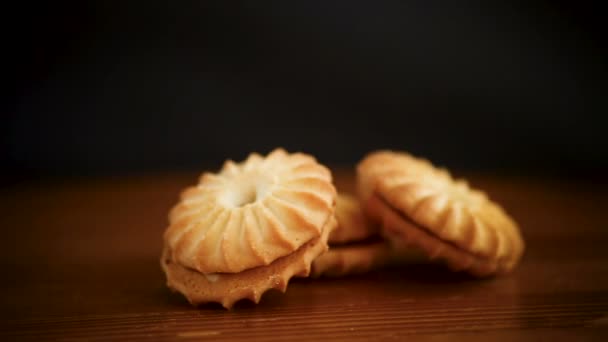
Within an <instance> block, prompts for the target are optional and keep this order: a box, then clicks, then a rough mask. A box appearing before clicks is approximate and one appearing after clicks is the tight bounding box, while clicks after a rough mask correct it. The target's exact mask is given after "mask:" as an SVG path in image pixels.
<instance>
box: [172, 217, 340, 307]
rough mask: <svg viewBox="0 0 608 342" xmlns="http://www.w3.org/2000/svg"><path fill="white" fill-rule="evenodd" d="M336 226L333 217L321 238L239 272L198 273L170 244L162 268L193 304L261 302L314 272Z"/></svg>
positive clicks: (174, 287) (176, 288)
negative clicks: (296, 278) (178, 257)
mask: <svg viewBox="0 0 608 342" xmlns="http://www.w3.org/2000/svg"><path fill="white" fill-rule="evenodd" d="M335 225H336V221H335V219H333V218H331V220H330V222H328V227H325V228H324V229H323V234H322V235H321V236H320V237H318V238H315V239H313V240H311V241H308V242H307V243H305V244H304V245H303V246H302V247H300V248H299V249H298V250H296V251H295V252H293V253H291V254H289V255H287V256H284V257H282V258H279V259H277V260H275V261H273V262H272V263H271V264H270V265H267V266H260V267H255V268H252V269H249V270H245V271H242V272H239V273H215V274H203V273H200V272H197V271H195V270H192V269H190V268H187V267H184V266H182V265H180V264H179V263H176V262H174V261H173V260H172V259H171V252H170V250H169V249H168V248H167V247H165V249H164V251H163V256H162V257H161V267H162V269H163V271H164V272H165V274H166V276H167V286H168V287H169V288H171V289H172V290H174V291H178V292H180V293H182V294H183V295H184V296H185V297H186V298H187V299H188V301H189V302H190V303H191V304H193V305H198V304H202V303H208V302H218V303H221V304H222V306H224V307H225V308H227V309H230V308H231V307H232V306H233V305H234V303H236V302H237V301H239V300H241V299H249V300H251V301H253V302H255V303H258V302H259V301H260V298H261V297H262V295H263V294H264V293H265V292H266V291H268V290H270V289H276V290H279V291H281V292H285V290H286V289H287V284H288V283H289V280H290V279H291V277H293V276H299V277H306V276H308V275H309V274H310V270H311V263H312V261H313V259H315V258H316V257H317V256H319V255H320V254H322V253H323V252H325V251H327V238H328V236H329V234H330V232H331V231H332V229H333V228H334V227H335Z"/></svg>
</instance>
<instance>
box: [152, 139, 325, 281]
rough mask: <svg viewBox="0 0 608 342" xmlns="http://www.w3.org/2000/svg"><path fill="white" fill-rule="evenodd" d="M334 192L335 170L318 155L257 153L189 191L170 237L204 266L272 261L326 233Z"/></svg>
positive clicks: (174, 214) (185, 259) (178, 255)
mask: <svg viewBox="0 0 608 342" xmlns="http://www.w3.org/2000/svg"><path fill="white" fill-rule="evenodd" d="M335 197H336V190H335V188H334V186H333V185H332V178H331V173H330V172H329V170H328V169H327V168H325V167H324V166H322V165H321V164H319V163H317V162H316V160H315V159H314V158H313V157H311V156H308V155H305V154H302V153H295V154H288V153H287V152H285V151H284V150H283V149H276V150H274V151H273V152H272V153H270V154H269V155H268V156H267V157H266V158H262V157H261V156H260V155H258V154H255V153H254V154H251V155H250V156H249V158H247V160H246V161H245V162H243V163H240V164H237V163H234V162H232V161H227V162H226V163H225V164H224V166H223V167H222V169H221V170H220V172H219V173H217V174H213V173H209V172H207V173H204V174H203V175H202V176H201V177H200V180H199V183H198V184H197V185H195V186H192V187H189V188H187V189H186V190H185V191H183V192H182V194H181V199H180V201H179V203H178V204H177V205H176V206H175V207H174V208H173V209H172V210H171V212H170V214H169V227H168V228H167V230H166V231H165V234H164V242H165V244H166V245H167V246H168V247H169V250H170V251H171V253H172V255H171V259H172V260H174V261H175V262H177V263H179V264H180V265H182V266H185V267H188V268H191V269H194V270H196V271H198V272H201V273H218V272H220V273H236V272H241V271H243V270H246V269H250V268H254V267H258V266H264V265H269V264H270V263H272V262H273V261H274V260H276V259H278V258H280V257H283V256H286V255H288V254H290V253H292V252H294V251H296V250H297V249H299V248H300V247H301V246H302V245H304V244H305V243H307V242H308V241H310V240H312V239H315V238H317V237H319V236H320V235H321V233H322V227H323V226H324V225H325V223H326V222H327V221H328V219H329V217H330V216H332V215H333V213H334V205H335Z"/></svg>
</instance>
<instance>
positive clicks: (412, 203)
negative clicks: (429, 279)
mask: <svg viewBox="0 0 608 342" xmlns="http://www.w3.org/2000/svg"><path fill="white" fill-rule="evenodd" d="M357 172H358V174H357V177H358V189H359V191H360V194H361V197H362V199H363V201H364V203H365V205H364V210H365V211H366V213H368V214H369V216H370V217H371V218H372V219H373V220H375V221H377V222H381V223H382V226H383V230H384V232H385V234H386V235H388V236H389V237H390V238H393V239H395V238H401V239H405V240H407V242H408V243H409V244H411V245H414V246H416V247H418V248H420V249H422V250H423V251H425V252H426V253H428V255H429V256H430V257H433V258H439V259H442V260H445V261H446V262H447V263H448V265H450V266H451V267H452V268H454V269H458V270H466V271H468V272H470V273H472V274H474V275H477V276H486V275H491V274H498V273H506V272H508V271H510V270H512V269H513V268H514V267H515V266H516V265H517V263H518V261H519V259H520V258H521V255H522V254H523V250H524V242H523V239H522V237H521V235H520V232H519V228H518V226H517V224H516V223H515V222H514V221H513V219H512V218H511V217H509V215H508V214H507V213H506V212H505V211H504V210H503V209H502V208H501V207H500V206H499V205H498V204H496V203H494V202H493V201H491V200H490V199H489V198H488V197H487V195H486V194H485V193H483V192H481V191H479V190H475V189H472V188H470V187H469V185H468V184H467V183H466V181H464V180H455V179H453V178H452V176H451V175H450V173H449V172H448V171H447V170H445V169H439V168H435V167H434V166H433V165H432V164H431V163H430V162H428V161H426V160H423V159H418V158H415V157H413V156H411V155H409V154H405V153H400V152H390V151H381V152H376V153H372V154H370V155H369V156H367V157H366V158H365V159H364V160H363V161H362V162H361V163H360V164H359V165H358V168H357Z"/></svg>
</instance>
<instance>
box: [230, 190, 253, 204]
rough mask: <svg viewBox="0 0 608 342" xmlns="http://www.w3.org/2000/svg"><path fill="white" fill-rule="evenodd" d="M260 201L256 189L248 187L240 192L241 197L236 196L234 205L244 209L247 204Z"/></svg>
mask: <svg viewBox="0 0 608 342" xmlns="http://www.w3.org/2000/svg"><path fill="white" fill-rule="evenodd" d="M257 199H258V192H257V190H256V188H255V187H248V188H247V189H242V190H241V191H240V196H236V197H235V199H234V201H233V203H232V205H234V206H235V207H244V206H246V205H247V204H250V203H254V202H255V201H256V200H257Z"/></svg>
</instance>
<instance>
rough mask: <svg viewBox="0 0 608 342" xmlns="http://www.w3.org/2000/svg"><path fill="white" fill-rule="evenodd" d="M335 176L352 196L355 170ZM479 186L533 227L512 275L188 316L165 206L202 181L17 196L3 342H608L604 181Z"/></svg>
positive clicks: (293, 295) (91, 183)
mask: <svg viewBox="0 0 608 342" xmlns="http://www.w3.org/2000/svg"><path fill="white" fill-rule="evenodd" d="M335 178H336V182H337V186H338V188H339V189H340V190H342V191H350V190H352V188H353V175H352V173H350V172H348V171H340V170H338V171H337V172H336V173H335ZM469 178H470V180H471V182H472V183H473V185H476V186H479V187H481V188H483V189H485V190H486V191H487V192H488V193H489V194H490V196H491V197H492V198H495V199H496V200H498V201H500V202H501V203H502V204H503V205H504V206H505V207H506V208H507V209H508V211H509V212H510V213H512V215H513V216H514V217H515V218H516V219H517V220H518V221H519V223H520V224H521V226H522V228H523V235H524V237H525V239H526V242H527V251H526V254H525V256H524V258H523V261H522V263H521V265H520V266H519V267H518V268H517V269H516V270H515V272H514V273H512V274H510V275H508V276H503V277H498V278H492V279H486V280H476V279H471V278H469V277H467V276H466V275H463V274H454V273H451V272H449V271H447V270H446V269H445V268H444V267H442V266H441V265H422V264H418V265H407V266H401V267H394V268H390V269H383V270H379V271H375V272H372V273H369V274H366V275H361V276H352V277H346V278H341V279H320V280H309V279H302V280H296V281H292V282H291V283H290V285H289V287H288V290H287V292H286V293H285V294H281V293H278V292H269V293H267V294H266V295H264V297H263V298H262V302H261V303H260V304H259V305H254V304H252V303H249V302H245V301H243V302H239V303H238V304H237V305H236V307H235V308H234V309H233V310H231V311H227V310H224V309H222V308H221V307H220V306H219V305H213V304H211V305H205V306H201V307H199V308H192V307H190V305H189V304H188V303H187V302H186V301H185V300H184V299H183V298H182V297H181V296H180V295H179V294H175V293H171V292H170V291H169V290H168V289H167V288H166V286H165V279H164V275H163V274H162V272H161V270H160V266H159V261H158V258H159V256H160V250H161V234H162V232H163V230H164V229H165V225H166V214H167V211H168V209H169V208H170V207H171V206H172V204H173V203H174V202H175V201H176V199H177V194H178V192H179V190H180V189H181V188H183V187H184V186H186V185H188V184H191V183H193V182H194V181H195V179H196V175H193V174H179V175H152V176H144V177H134V176H132V177H125V178H120V179H102V180H75V181H62V182H59V181H55V182H48V181H47V182H29V183H25V184H19V185H12V186H9V187H6V188H4V189H2V191H1V192H0V208H1V210H2V211H1V212H0V222H1V227H2V235H3V237H4V238H3V241H5V242H6V243H5V244H4V246H3V248H1V249H0V253H1V258H0V265H1V267H2V268H1V270H2V273H3V275H2V282H1V285H0V290H1V305H2V311H1V318H2V323H0V340H2V341H13V340H97V339H100V340H107V339H115V340H125V341H126V340H128V341H135V340H160V339H168V340H213V341H223V340H244V339H251V340H284V339H286V338H289V339H292V340H327V341H337V340H349V341H352V340H403V339H408V340H432V341H437V340H452V341H453V340H465V341H488V340H497V341H512V340H551V339H553V340H608V224H607V223H606V222H608V220H607V217H608V191H607V190H608V188H607V187H606V185H605V184H603V185H598V184H594V183H593V182H590V181H585V182H582V181H573V180H570V181H564V180H561V181H560V180H540V179H533V178H521V177H520V178H514V177H497V176H488V175H486V176H484V175H469Z"/></svg>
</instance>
